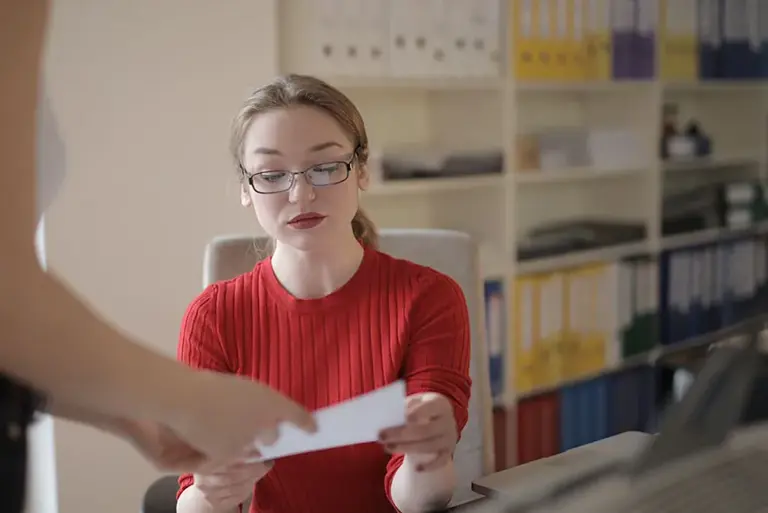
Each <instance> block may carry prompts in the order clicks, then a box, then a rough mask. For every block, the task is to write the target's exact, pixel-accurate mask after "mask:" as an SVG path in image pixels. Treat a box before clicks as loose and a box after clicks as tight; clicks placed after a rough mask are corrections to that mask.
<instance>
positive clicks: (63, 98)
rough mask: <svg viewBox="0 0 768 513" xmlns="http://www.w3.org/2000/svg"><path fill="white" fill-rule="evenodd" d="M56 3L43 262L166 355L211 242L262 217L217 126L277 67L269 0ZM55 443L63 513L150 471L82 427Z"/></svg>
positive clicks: (125, 500) (88, 508)
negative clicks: (242, 192) (51, 192)
mask: <svg viewBox="0 0 768 513" xmlns="http://www.w3.org/2000/svg"><path fill="white" fill-rule="evenodd" d="M53 4H54V12H53V17H52V26H51V30H50V38H49V50H48V56H47V62H46V65H45V70H46V73H47V78H48V89H49V91H50V95H51V97H52V102H53V107H54V110H55V112H56V114H57V116H58V119H59V123H60V124H61V129H62V133H63V136H64V138H65V141H66V147H67V158H66V160H67V169H68V173H69V175H68V176H67V180H66V182H65V186H64V189H63V190H62V191H61V194H60V196H59V198H58V200H57V202H56V203H55V205H54V207H53V208H52V210H51V211H50V212H49V214H48V216H47V223H48V251H49V253H48V256H49V260H50V266H51V268H52V269H54V270H55V271H56V272H57V273H59V274H61V275H62V276H64V277H65V278H66V280H68V281H69V282H71V284H72V285H73V286H74V287H75V288H76V289H77V290H78V291H79V292H80V293H82V294H83V295H84V296H85V297H86V298H87V299H88V300H89V301H90V302H91V303H92V304H93V305H94V306H95V307H96V308H97V309H98V310H100V311H101V312H103V314H104V315H106V316H107V317H108V318H109V319H112V320H114V322H115V323H117V325H118V326H120V327H122V328H124V329H125V330H127V331H128V332H130V333H133V334H136V335H138V336H140V337H141V338H142V339H144V340H146V341H147V342H148V343H149V344H151V345H152V346H153V347H156V348H157V349H158V350H161V351H164V352H166V353H168V354H173V352H174V350H175V345H176V334H177V330H178V324H179V320H180V318H181V315H182V313H183V311H184V308H185V306H186V304H187V303H188V302H189V301H190V300H191V299H192V297H193V296H194V295H195V294H196V293H197V292H198V291H199V289H200V286H201V256H202V249H203V246H204V244H205V242H206V241H207V240H208V239H210V238H211V237H212V236H214V235H215V234H220V233H223V232H242V231H248V230H251V231H254V230H256V229H257V228H256V226H255V221H254V220H253V218H252V217H251V216H250V215H248V213H247V212H245V211H243V210H242V209H241V208H240V207H239V205H238V203H237V194H236V186H235V183H236V182H235V181H234V179H233V176H234V174H233V171H232V170H231V167H230V166H229V161H228V158H227V153H226V145H227V130H228V124H229V120H230V118H231V116H232V115H233V114H234V109H235V108H236V106H237V104H238V102H239V101H240V100H241V99H242V98H243V96H244V95H245V94H246V93H247V91H248V90H249V89H250V87H251V86H253V85H255V84H258V83H260V82H262V81H263V80H265V79H267V78H269V77H270V76H272V75H273V74H274V73H275V72H276V59H275V29H274V16H275V12H274V10H275V4H276V0H227V1H226V2H211V1H210V0H54V1H53ZM61 343H62V344H66V343H67V341H66V340H62V341H61ZM137 378H139V379H140V376H137ZM56 445H57V460H58V461H57V463H58V470H59V491H60V502H59V503H60V511H61V512H62V513H75V512H77V513H90V512H105V511H109V512H110V513H123V512H125V513H128V512H131V513H135V512H136V511H137V509H138V507H139V500H140V497H141V494H142V492H143V490H144V489H145V487H146V486H147V485H148V484H149V483H150V482H151V481H152V480H153V479H154V478H155V477H156V475H157V474H156V473H155V472H154V471H153V470H152V469H151V468H150V467H149V466H148V465H146V464H145V463H143V462H142V461H141V460H140V459H139V458H138V457H137V456H136V455H134V454H133V453H132V452H131V450H129V449H128V448H127V446H126V445H125V444H123V443H122V442H120V441H118V440H113V439H110V438H108V437H106V436H104V435H101V434H99V433H96V432H95V431H91V430H88V429H85V428H82V427H79V426H74V425H70V424H66V423H62V422H57V424H56Z"/></svg>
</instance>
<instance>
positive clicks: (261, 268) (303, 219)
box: [177, 75, 470, 513]
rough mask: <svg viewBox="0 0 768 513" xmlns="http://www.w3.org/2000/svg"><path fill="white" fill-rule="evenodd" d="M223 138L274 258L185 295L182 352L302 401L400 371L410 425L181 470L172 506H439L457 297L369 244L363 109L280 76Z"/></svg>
mask: <svg viewBox="0 0 768 513" xmlns="http://www.w3.org/2000/svg"><path fill="white" fill-rule="evenodd" d="M231 142H232V156H233V158H234V160H235V164H236V167H237V170H238V173H239V175H240V178H241V183H242V194H241V200H242V204H243V205H244V206H246V207H248V208H253V210H254V211H255V213H256V218H257V219H258V221H259V223H260V224H261V226H262V227H263V228H264V230H265V231H266V232H267V234H269V235H270V237H271V238H272V241H273V244H272V246H273V253H272V255H271V257H270V258H268V259H266V260H263V261H262V262H260V263H259V264H258V265H257V266H256V267H255V269H254V270H253V271H252V272H250V273H247V274H245V275H243V276H239V277H237V278H235V279H233V280H229V281H225V282H221V283H218V284H214V285H212V286H210V287H208V288H207V289H206V290H205V291H204V292H203V293H202V294H201V295H200V296H199V297H197V298H196V299H195V300H194V301H193V302H192V303H191V305H190V306H189V308H188V310H187V313H186V315H185V318H184V321H183V324H182V327H181V336H180V341H179V347H178V355H179V358H180V359H181V360H183V361H184V362H186V363H188V364H189V365H191V366H193V367H196V368H206V369H213V370H216V371H221V372H233V373H237V374H241V375H244V376H248V377H251V378H254V379H256V380H258V381H261V382H264V383H267V384H269V385H271V386H273V387H275V388H276V389H278V390H280V391H282V392H284V393H285V394H287V395H289V396H290V397H292V398H293V399H295V400H296V401H298V402H299V403H301V404H304V405H305V406H307V407H308V408H310V409H315V408H322V407H324V406H327V405H330V404H333V403H337V402H339V401H343V400H345V399H348V398H351V397H354V396H357V395H360V394H363V393H365V392H368V391H370V390H373V389H375V388H378V387H381V386H384V385H386V384H388V383H391V382H392V381H394V380H397V379H400V378H402V379H404V380H405V381H406V384H407V385H406V386H407V394H408V400H407V406H406V411H407V418H408V422H407V424H406V425H405V426H403V427H400V428H397V429H392V430H389V431H387V432H384V433H381V443H380V444H361V445H357V446H351V447H344V448H338V449H331V450H326V451H320V452H316V453H309V454H303V455H297V456H291V457H287V458H282V459H279V460H277V461H275V462H274V464H273V465H272V466H271V467H270V466H269V465H262V464H246V463H243V461H244V459H241V460H240V461H238V460H233V461H232V462H230V464H228V465H225V466H223V467H221V468H219V469H217V470H216V471H215V472H213V473H210V474H205V473H198V474H195V475H183V476H181V478H180V493H179V501H178V508H177V510H178V512H179V513H228V512H233V511H236V510H237V508H238V506H239V505H240V504H241V503H243V502H244V501H246V500H247V499H248V498H249V497H251V496H252V497H253V503H252V509H251V511H254V512H267V511H268V512H270V513H310V512H318V513H326V512H329V511H333V512H335V513H347V512H349V513H353V512H354V513H358V512H361V511H365V512H366V513H374V512H393V511H395V508H396V509H398V510H400V511H402V512H417V511H429V510H432V509H434V508H439V507H442V506H444V505H445V504H446V503H447V502H448V501H449V500H450V498H451V495H452V492H453V488H454V485H455V474H454V468H453V461H452V455H453V450H454V448H455V446H456V443H457V440H458V433H460V432H461V430H462V428H463V427H464V425H465V423H466V420H467V405H468V402H469V395H470V378H469V359H470V341H469V320H468V314H467V307H466V302H465V299H464V296H463V295H462V292H461V289H460V288H459V286H458V285H457V284H456V283H455V282H454V281H453V280H451V279H450V278H448V277H447V276H444V275H442V274H440V273H438V272H436V271H434V270H432V269H430V268H426V267H423V266H419V265H416V264H414V263H412V262H408V261H405V260H398V259H395V258H393V257H391V256H388V255H385V254H383V253H381V252H379V251H378V250H377V249H376V245H377V237H376V231H375V228H374V226H373V224H372V223H371V221H370V220H369V219H368V218H367V217H366V216H365V215H364V214H363V212H362V211H361V210H360V209H359V207H358V191H359V190H360V189H365V187H366V186H367V184H368V180H369V176H368V172H367V170H366V161H367V158H368V151H369V148H368V137H367V135H366V132H365V126H364V124H363V120H362V118H361V116H360V113H359V112H358V110H357V109H356V108H355V106H354V105H353V104H352V102H351V101H350V100H349V99H348V98H347V97H346V96H344V95H343V94H342V93H341V92H339V91H338V90H336V89H334V88H332V87H331V86H329V85H327V84H325V83H324V82H322V81H320V80H317V79H315V78H312V77H307V76H296V75H292V76H287V77H282V78H278V79H277V80H276V81H274V82H273V83H271V84H269V85H266V86H264V87H262V88H260V89H258V90H257V91H256V92H255V93H254V94H253V95H252V96H251V97H250V98H248V99H247V100H246V102H245V104H244V105H243V107H242V109H241V110H240V112H239V113H238V115H237V116H236V118H235V121H234V126H233V131H232V141H231ZM254 483H256V484H255V486H254Z"/></svg>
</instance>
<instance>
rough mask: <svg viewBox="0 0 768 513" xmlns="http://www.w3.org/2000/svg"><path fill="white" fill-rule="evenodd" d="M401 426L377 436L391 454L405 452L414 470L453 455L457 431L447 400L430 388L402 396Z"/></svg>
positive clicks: (433, 466)
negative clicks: (402, 420) (404, 420)
mask: <svg viewBox="0 0 768 513" xmlns="http://www.w3.org/2000/svg"><path fill="white" fill-rule="evenodd" d="M405 414H406V423H405V425H404V426H399V427H395V428H389V429H385V430H384V431H382V432H381V433H380V435H379V440H380V441H381V443H383V444H384V448H385V449H386V450H387V451H388V452H390V453H392V454H405V455H406V457H408V459H409V460H412V461H414V462H415V463H416V464H417V466H416V470H418V471H428V470H433V469H437V468H440V467H442V466H444V465H445V464H447V463H448V462H449V461H450V459H451V458H452V457H453V450H454V449H455V448H456V442H457V441H458V433H457V432H456V420H455V419H454V416H453V407H452V406H451V402H450V401H449V400H448V399H447V398H446V397H445V396H443V395H440V394H438V393H434V392H424V393H421V394H414V395H412V396H409V397H408V398H407V399H406V413H405Z"/></svg>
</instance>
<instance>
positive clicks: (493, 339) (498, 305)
mask: <svg viewBox="0 0 768 513" xmlns="http://www.w3.org/2000/svg"><path fill="white" fill-rule="evenodd" d="M484 288H485V290H484V292H485V323H486V337H487V348H488V358H489V361H488V369H489V375H490V382H491V394H492V396H493V398H500V397H502V396H503V395H504V379H505V376H504V360H505V354H504V348H505V347H506V345H507V343H506V332H507V331H506V327H505V324H506V319H505V315H504V313H505V311H506V307H505V305H504V284H503V283H502V282H501V281H498V280H487V281H486V282H485V287H484Z"/></svg>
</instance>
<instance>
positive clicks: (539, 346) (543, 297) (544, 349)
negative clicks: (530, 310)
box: [534, 272, 565, 388]
mask: <svg viewBox="0 0 768 513" xmlns="http://www.w3.org/2000/svg"><path fill="white" fill-rule="evenodd" d="M564 296H565V276H564V275H563V273H560V272H553V273H549V274H546V275H542V276H541V277H540V278H539V301H540V303H539V305H538V311H539V316H538V319H539V329H538V334H539V339H538V340H537V341H535V342H534V344H535V346H536V349H535V352H536V356H535V358H536V365H535V373H536V375H535V378H534V387H536V388H546V387H552V386H556V385H557V384H558V383H559V382H560V381H561V380H562V379H563V378H562V372H561V364H562V360H561V359H560V354H561V346H562V343H563V339H564V331H565V330H564V324H565V322H564V319H563V309H564V308H563V303H564V301H565V297H564Z"/></svg>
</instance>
